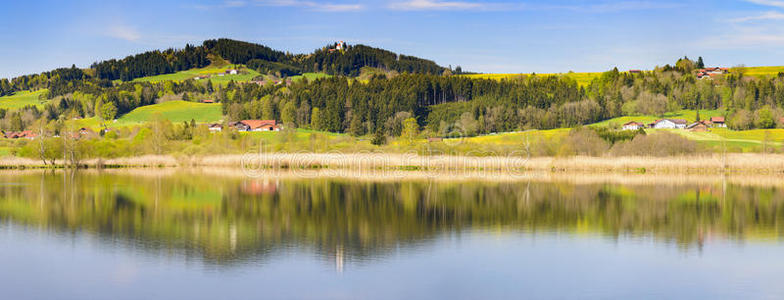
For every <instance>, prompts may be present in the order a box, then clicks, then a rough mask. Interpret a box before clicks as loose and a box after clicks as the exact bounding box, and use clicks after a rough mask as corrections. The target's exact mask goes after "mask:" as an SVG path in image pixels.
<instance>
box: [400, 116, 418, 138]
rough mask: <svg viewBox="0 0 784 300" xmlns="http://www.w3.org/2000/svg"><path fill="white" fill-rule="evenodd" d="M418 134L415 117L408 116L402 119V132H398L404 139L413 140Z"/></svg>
mask: <svg viewBox="0 0 784 300" xmlns="http://www.w3.org/2000/svg"><path fill="white" fill-rule="evenodd" d="M418 135H419V124H417V121H416V119H414V118H408V119H406V120H405V121H403V132H402V133H401V134H400V137H402V138H403V139H404V140H406V141H408V142H413V141H414V140H415V139H416V138H417V136H418Z"/></svg>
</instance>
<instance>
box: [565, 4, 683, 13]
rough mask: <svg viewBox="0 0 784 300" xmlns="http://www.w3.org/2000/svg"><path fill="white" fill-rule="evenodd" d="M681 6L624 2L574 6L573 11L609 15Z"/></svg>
mask: <svg viewBox="0 0 784 300" xmlns="http://www.w3.org/2000/svg"><path fill="white" fill-rule="evenodd" d="M680 6H682V4H678V3H666V2H649V1H625V2H613V3H602V4H594V5H586V6H574V7H572V9H574V10H582V11H587V12H598V13H609V12H619V11H630V10H650V9H669V8H676V7H680Z"/></svg>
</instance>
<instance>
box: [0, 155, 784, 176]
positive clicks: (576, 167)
mask: <svg viewBox="0 0 784 300" xmlns="http://www.w3.org/2000/svg"><path fill="white" fill-rule="evenodd" d="M57 163H58V166H59V167H61V166H62V165H61V163H62V162H61V161H58V162H57ZM80 166H81V167H88V168H126V167H130V168H134V167H139V168H153V167H154V168H168V167H230V168H242V170H243V171H244V172H245V173H249V174H250V173H253V172H265V171H266V170H269V169H336V170H342V169H351V170H404V171H431V172H439V171H443V172H445V173H450V174H460V173H471V172H476V171H483V172H484V171H496V172H507V173H509V174H511V175H517V174H521V173H523V172H530V171H544V172H550V173H566V172H578V173H579V172H584V173H652V174H660V173H665V174H723V173H745V174H782V173H784V155H781V154H727V155H726V156H724V155H719V154H714V155H695V156H677V157H644V156H636V157H588V156H573V157H535V158H530V159H529V158H525V157H513V156H510V157H502V156H488V157H472V156H446V155H443V156H421V155H417V154H413V153H411V154H386V153H350V154H343V153H269V154H245V155H216V156H203V157H198V156H194V157H175V156H167V155H157V156H156V155H148V156H140V157H127V158H117V159H105V160H104V159H91V160H85V161H82V162H81V163H80ZM45 167H49V168H51V167H52V166H51V165H44V164H43V163H42V162H41V161H39V160H32V159H25V158H16V157H5V158H2V159H0V168H4V169H11V168H45Z"/></svg>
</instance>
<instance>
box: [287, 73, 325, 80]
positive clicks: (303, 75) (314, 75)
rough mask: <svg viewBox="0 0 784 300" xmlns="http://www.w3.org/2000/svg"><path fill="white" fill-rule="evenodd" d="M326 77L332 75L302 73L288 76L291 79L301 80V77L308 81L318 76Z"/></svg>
mask: <svg viewBox="0 0 784 300" xmlns="http://www.w3.org/2000/svg"><path fill="white" fill-rule="evenodd" d="M327 77H332V76H331V75H328V74H327V73H302V75H297V76H291V77H290V78H291V80H292V81H298V80H302V78H306V79H307V80H308V81H312V80H316V79H319V78H327Z"/></svg>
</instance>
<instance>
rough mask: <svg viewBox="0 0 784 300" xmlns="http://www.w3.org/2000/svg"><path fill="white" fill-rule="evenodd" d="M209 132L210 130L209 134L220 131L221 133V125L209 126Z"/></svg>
mask: <svg viewBox="0 0 784 300" xmlns="http://www.w3.org/2000/svg"><path fill="white" fill-rule="evenodd" d="M209 130H210V132H221V131H223V125H221V124H219V123H215V124H210V126H209Z"/></svg>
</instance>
